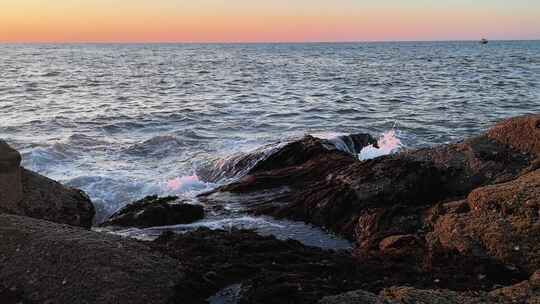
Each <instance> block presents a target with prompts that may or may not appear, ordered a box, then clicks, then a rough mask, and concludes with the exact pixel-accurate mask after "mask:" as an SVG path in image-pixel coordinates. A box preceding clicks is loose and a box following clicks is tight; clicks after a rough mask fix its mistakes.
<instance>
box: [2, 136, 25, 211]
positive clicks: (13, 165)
mask: <svg viewBox="0 0 540 304" xmlns="http://www.w3.org/2000/svg"><path fill="white" fill-rule="evenodd" d="M20 164H21V154H20V153H19V152H18V151H17V150H15V149H13V148H11V147H10V146H9V145H8V144H7V143H6V142H5V141H3V140H0V210H5V211H10V210H16V209H17V203H18V202H19V201H20V200H21V199H22V184H21V167H20Z"/></svg>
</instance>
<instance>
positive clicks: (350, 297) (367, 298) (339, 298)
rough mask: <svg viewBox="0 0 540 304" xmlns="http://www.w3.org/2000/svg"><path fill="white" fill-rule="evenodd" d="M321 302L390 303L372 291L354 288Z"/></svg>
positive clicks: (343, 303) (325, 303)
mask: <svg viewBox="0 0 540 304" xmlns="http://www.w3.org/2000/svg"><path fill="white" fill-rule="evenodd" d="M318 303H319V304H388V302H385V301H383V300H381V299H379V297H378V296H377V295H376V294H374V293H371V292H367V291H364V290H354V291H349V292H346V293H343V294H339V295H335V296H328V297H324V298H322V299H321V300H320V301H319V302H318Z"/></svg>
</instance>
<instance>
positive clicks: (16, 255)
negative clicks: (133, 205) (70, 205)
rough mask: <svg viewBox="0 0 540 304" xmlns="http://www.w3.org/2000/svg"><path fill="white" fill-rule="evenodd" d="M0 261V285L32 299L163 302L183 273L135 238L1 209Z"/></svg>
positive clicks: (164, 257) (166, 300) (46, 300)
mask: <svg viewBox="0 0 540 304" xmlns="http://www.w3.org/2000/svg"><path fill="white" fill-rule="evenodd" d="M0 261H2V267H0V285H3V286H5V288H7V289H9V290H14V291H16V293H17V294H18V295H19V297H22V298H24V299H28V300H30V301H33V302H35V303H59V304H61V303H145V304H148V303H168V301H169V300H170V298H171V297H172V296H173V286H174V285H175V283H177V281H178V280H181V279H182V275H183V274H182V273H181V272H179V271H178V267H177V262H176V261H175V260H173V259H171V258H169V257H167V256H164V255H162V254H160V253H157V252H155V251H153V250H151V249H149V248H148V247H147V246H146V245H144V244H142V243H140V242H137V241H134V240H130V239H125V238H122V237H118V236H114V235H110V234H104V233H97V232H92V231H88V230H85V229H82V228H78V227H73V226H68V225H62V224H56V223H52V222H48V221H43V220H37V219H32V218H28V217H21V216H15V215H7V214H3V215H0ZM2 303H4V302H2Z"/></svg>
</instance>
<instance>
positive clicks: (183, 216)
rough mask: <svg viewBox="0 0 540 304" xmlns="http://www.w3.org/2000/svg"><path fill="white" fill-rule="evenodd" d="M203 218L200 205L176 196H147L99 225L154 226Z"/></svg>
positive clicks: (190, 221) (202, 210)
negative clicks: (181, 199) (183, 200)
mask: <svg viewBox="0 0 540 304" xmlns="http://www.w3.org/2000/svg"><path fill="white" fill-rule="evenodd" d="M202 218H204V208H203V206H201V205H194V204H188V203H185V202H182V201H179V199H178V197H176V196H169V197H162V198H158V197H157V196H148V197H145V198H143V199H141V200H138V201H136V202H133V203H131V204H129V205H127V206H125V207H124V208H122V209H120V210H119V211H117V212H115V213H114V214H113V215H111V216H110V217H109V219H108V220H107V221H105V222H104V223H102V224H101V226H123V227H126V226H127V227H141V228H142V227H154V226H168V225H177V224H188V223H192V222H195V221H198V220H200V219H202Z"/></svg>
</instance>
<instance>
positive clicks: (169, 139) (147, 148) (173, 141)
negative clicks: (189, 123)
mask: <svg viewBox="0 0 540 304" xmlns="http://www.w3.org/2000/svg"><path fill="white" fill-rule="evenodd" d="M184 146H186V143H184V142H182V141H181V140H179V139H178V138H177V137H176V136H173V135H158V136H155V137H152V138H150V139H148V140H145V141H143V142H142V143H137V144H134V145H131V146H129V147H127V148H126V149H124V150H123V152H124V153H126V154H130V155H135V156H149V155H153V156H159V155H161V156H163V155H167V154H170V153H177V152H178V151H179V149H180V148H182V147H184Z"/></svg>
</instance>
